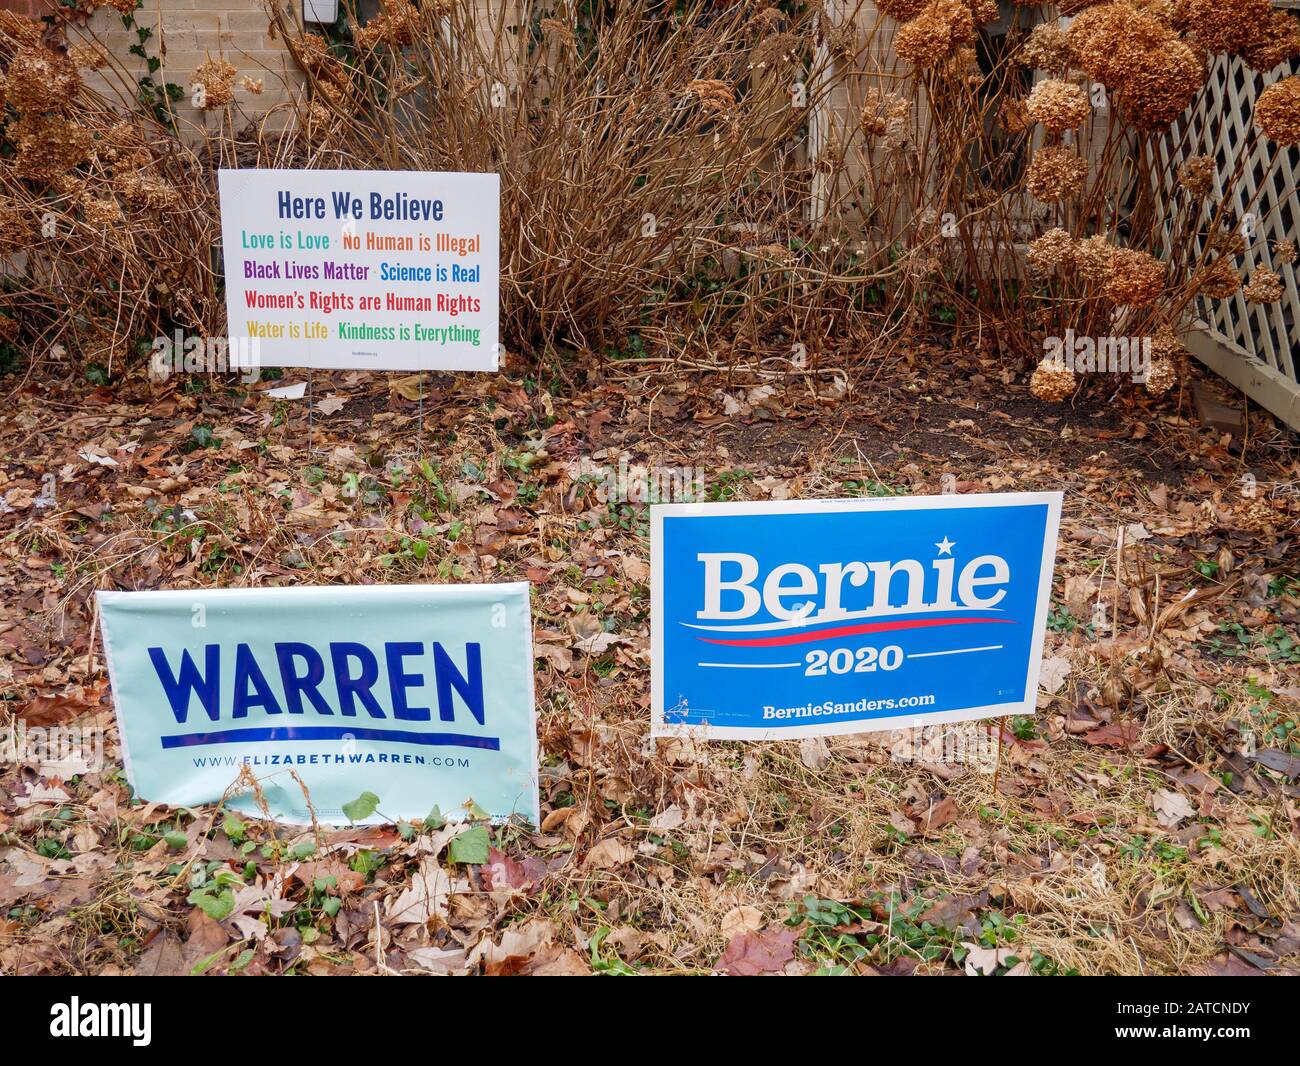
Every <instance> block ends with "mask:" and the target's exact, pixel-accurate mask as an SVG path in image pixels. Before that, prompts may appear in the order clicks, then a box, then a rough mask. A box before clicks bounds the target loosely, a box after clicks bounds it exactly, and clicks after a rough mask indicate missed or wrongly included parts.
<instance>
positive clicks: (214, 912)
mask: <svg viewBox="0 0 1300 1066" xmlns="http://www.w3.org/2000/svg"><path fill="white" fill-rule="evenodd" d="M190 897H191V898H190V902H191V903H193V904H195V905H196V906H198V908H199V909H200V910H202V911H203V913H204V914H206V915H207V916H208V917H209V918H211V919H212V920H213V921H214V922H219V921H221V919H223V918H227V917H229V916H230V913H231V912H232V911H233V910H234V909H235V894H234V893H233V892H231V891H230V889H228V888H227V889H223V890H222V891H221V892H219V893H217V894H216V895H213V894H212V893H210V892H204V891H202V890H200V891H198V892H194V893H191V894H190ZM195 897H197V898H195Z"/></svg>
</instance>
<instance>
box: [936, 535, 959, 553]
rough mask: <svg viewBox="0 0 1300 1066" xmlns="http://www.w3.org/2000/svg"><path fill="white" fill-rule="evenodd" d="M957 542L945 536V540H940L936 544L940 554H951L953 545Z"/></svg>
mask: <svg viewBox="0 0 1300 1066" xmlns="http://www.w3.org/2000/svg"><path fill="white" fill-rule="evenodd" d="M956 543H957V542H956V541H955V540H949V539H948V538H947V537H946V536H945V537H944V538H943V540H941V541H939V542H938V543H937V544H935V547H936V548H938V549H939V554H940V555H951V554H952V549H953V546H954V545H955V544H956Z"/></svg>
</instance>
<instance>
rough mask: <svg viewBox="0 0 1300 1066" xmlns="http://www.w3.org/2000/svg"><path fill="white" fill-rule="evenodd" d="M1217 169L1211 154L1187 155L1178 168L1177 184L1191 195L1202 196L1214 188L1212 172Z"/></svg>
mask: <svg viewBox="0 0 1300 1066" xmlns="http://www.w3.org/2000/svg"><path fill="white" fill-rule="evenodd" d="M1217 169H1218V168H1217V167H1216V166H1215V164H1214V157H1213V156H1209V155H1194V156H1189V157H1188V158H1187V159H1185V160H1183V162H1182V165H1181V166H1179V168H1178V184H1179V185H1181V186H1182V187H1183V188H1184V189H1186V190H1187V191H1188V192H1189V193H1191V194H1192V195H1193V196H1204V195H1205V194H1206V193H1208V192H1209V191H1210V190H1211V189H1212V188H1214V174H1215V171H1216V170H1217Z"/></svg>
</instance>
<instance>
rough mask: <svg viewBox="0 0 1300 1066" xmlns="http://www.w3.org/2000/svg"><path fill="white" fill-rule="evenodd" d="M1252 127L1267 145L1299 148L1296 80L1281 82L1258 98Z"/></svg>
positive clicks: (1298, 82) (1299, 109) (1299, 82)
mask: <svg viewBox="0 0 1300 1066" xmlns="http://www.w3.org/2000/svg"><path fill="white" fill-rule="evenodd" d="M1255 126H1256V128H1257V129H1258V130H1259V132H1260V133H1262V134H1263V135H1264V136H1265V137H1267V138H1268V139H1269V140H1270V141H1276V142H1277V143H1278V144H1300V76H1292V77H1290V78H1283V79H1282V80H1281V81H1278V82H1274V83H1273V84H1272V85H1270V86H1269V87H1268V88H1267V89H1265V90H1264V91H1263V92H1262V93H1260V94H1259V98H1258V99H1257V100H1256V101H1255Z"/></svg>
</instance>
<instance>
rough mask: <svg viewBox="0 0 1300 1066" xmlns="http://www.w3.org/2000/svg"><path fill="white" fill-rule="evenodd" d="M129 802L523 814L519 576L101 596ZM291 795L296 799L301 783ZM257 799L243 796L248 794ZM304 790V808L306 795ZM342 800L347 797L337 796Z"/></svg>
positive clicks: (338, 814)
mask: <svg viewBox="0 0 1300 1066" xmlns="http://www.w3.org/2000/svg"><path fill="white" fill-rule="evenodd" d="M98 604H99V615H100V620H101V623H102V628H103V636H104V651H105V657H106V659H107V662H108V670H109V678H110V680H111V682H112V686H113V702H114V705H115V707H116V709H117V722H118V731H119V733H120V735H121V740H122V751H123V758H124V761H125V763H126V771H127V777H128V779H129V780H130V782H131V785H132V787H133V788H134V789H135V792H136V795H137V797H138V798H140V799H145V800H157V801H159V802H161V803H168V804H171V805H173V806H191V805H194V804H199V803H213V802H216V801H217V800H220V799H222V798H223V796H226V795H227V793H228V791H229V790H230V789H231V787H232V786H234V785H236V783H237V782H239V783H240V784H241V785H245V784H247V781H248V776H249V775H250V774H251V775H252V777H253V778H256V779H257V782H258V793H259V794H260V796H255V795H253V794H251V793H250V790H249V789H248V788H242V787H241V788H239V789H237V790H236V793H237V794H232V795H230V796H229V797H228V799H227V805H228V806H231V807H234V808H236V809H238V810H243V811H247V812H248V813H250V814H257V813H260V812H261V811H262V810H263V807H262V804H263V803H265V804H266V806H267V807H269V810H270V813H271V815H272V816H273V817H275V818H277V819H280V820H282V821H286V822H292V823H305V822H309V821H312V819H313V815H315V817H318V818H319V819H320V820H321V821H322V822H326V823H333V824H343V823H346V822H347V821H349V820H350V818H349V817H348V816H347V815H346V814H345V812H344V810H343V807H344V805H345V804H350V803H351V801H353V800H355V799H357V798H358V797H360V796H361V795H362V794H363V793H366V792H369V793H372V794H373V795H375V796H377V797H378V798H379V805H378V809H377V810H376V811H374V812H372V813H370V814H368V815H367V816H365V817H358V818H357V820H358V821H366V822H384V821H390V820H392V819H408V818H409V819H413V818H423V817H424V816H426V815H427V814H428V813H429V812H430V810H432V808H433V807H435V806H437V807H439V808H440V809H441V810H442V812H443V813H444V814H447V815H449V816H452V817H455V816H457V815H458V814H460V813H463V812H464V810H465V805H466V804H467V802H468V801H470V800H472V801H473V802H474V803H475V804H476V805H477V806H478V807H479V808H481V809H483V810H485V811H486V812H487V813H488V814H489V815H491V816H492V817H493V818H495V819H498V820H504V819H506V818H509V817H510V816H511V815H512V814H516V813H518V814H522V815H524V816H525V817H527V818H529V819H531V820H532V821H533V822H534V823H535V822H536V821H537V819H538V795H537V721H536V714H535V709H534V702H533V658H532V643H531V642H532V628H531V623H530V621H529V610H528V585H527V584H525V583H523V582H517V583H514V584H504V585H353V586H329V587H310V588H302V587H300V588H260V589H194V590H190V591H167V592H101V593H99V595H98ZM304 790H305V791H306V793H307V794H306V795H304ZM259 800H260V802H259ZM309 802H310V804H311V806H310V808H309V807H308V803H309ZM352 809H353V810H354V811H355V810H356V808H352Z"/></svg>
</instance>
